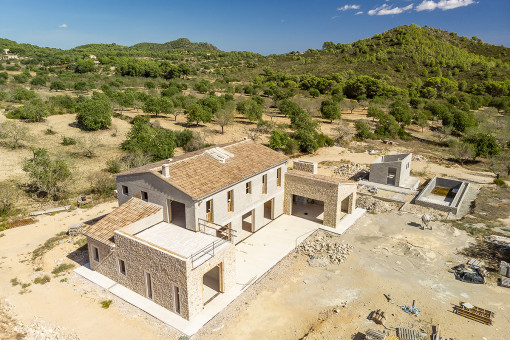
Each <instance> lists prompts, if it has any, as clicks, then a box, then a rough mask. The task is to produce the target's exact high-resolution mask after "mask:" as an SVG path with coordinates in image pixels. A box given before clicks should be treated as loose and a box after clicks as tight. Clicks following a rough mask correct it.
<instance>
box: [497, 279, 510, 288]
mask: <svg viewBox="0 0 510 340" xmlns="http://www.w3.org/2000/svg"><path fill="white" fill-rule="evenodd" d="M499 285H500V286H501V287H505V288H510V279H507V278H504V277H503V278H501V279H500V280H499Z"/></svg>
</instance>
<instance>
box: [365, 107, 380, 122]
mask: <svg viewBox="0 0 510 340" xmlns="http://www.w3.org/2000/svg"><path fill="white" fill-rule="evenodd" d="M382 115H384V111H383V110H382V109H381V108H380V107H377V106H373V105H371V106H369V107H368V110H367V117H371V118H372V121H374V120H375V119H376V118H377V119H379V118H380V117H381V116H382Z"/></svg>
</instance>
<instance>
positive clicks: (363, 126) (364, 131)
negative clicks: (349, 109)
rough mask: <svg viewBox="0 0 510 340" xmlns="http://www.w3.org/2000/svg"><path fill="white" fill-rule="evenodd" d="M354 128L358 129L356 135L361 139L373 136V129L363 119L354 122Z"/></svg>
mask: <svg viewBox="0 0 510 340" xmlns="http://www.w3.org/2000/svg"><path fill="white" fill-rule="evenodd" d="M354 128H355V129H356V137H358V138H360V139H368V138H372V136H373V133H372V131H370V126H369V125H368V124H367V123H366V122H364V121H362V120H357V121H356V123H354Z"/></svg>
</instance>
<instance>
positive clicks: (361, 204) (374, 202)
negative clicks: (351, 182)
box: [356, 195, 397, 214]
mask: <svg viewBox="0 0 510 340" xmlns="http://www.w3.org/2000/svg"><path fill="white" fill-rule="evenodd" d="M356 208H363V209H366V210H367V211H368V212H370V213H374V214H379V213H385V212H389V211H393V210H396V209H397V205H396V204H394V203H391V202H384V201H381V200H378V199H375V198H373V197H370V196H366V195H359V196H358V199H357V200H356Z"/></svg>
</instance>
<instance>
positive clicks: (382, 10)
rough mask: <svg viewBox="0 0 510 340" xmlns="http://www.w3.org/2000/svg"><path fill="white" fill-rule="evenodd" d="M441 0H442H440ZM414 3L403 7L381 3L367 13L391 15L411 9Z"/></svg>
mask: <svg viewBox="0 0 510 340" xmlns="http://www.w3.org/2000/svg"><path fill="white" fill-rule="evenodd" d="M442 1H443V0H442ZM413 7H414V5H413V4H410V5H408V6H405V7H398V6H397V7H393V5H387V4H383V5H382V6H379V7H377V8H374V9H371V10H370V11H368V15H391V14H400V13H404V12H407V11H410V10H411V9H413Z"/></svg>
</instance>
